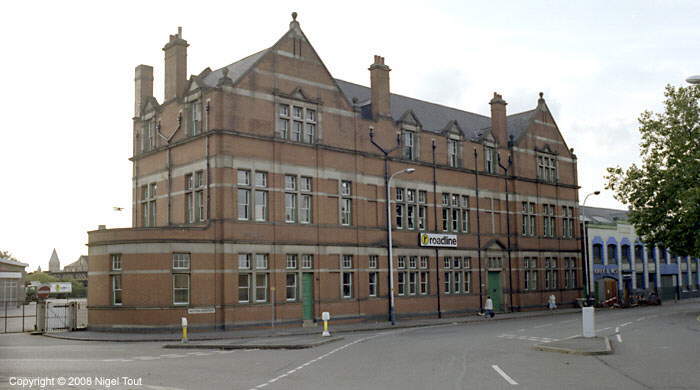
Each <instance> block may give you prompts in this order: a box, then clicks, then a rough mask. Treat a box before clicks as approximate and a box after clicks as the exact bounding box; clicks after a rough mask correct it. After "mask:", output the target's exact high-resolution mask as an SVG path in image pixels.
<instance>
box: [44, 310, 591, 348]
mask: <svg viewBox="0 0 700 390" xmlns="http://www.w3.org/2000/svg"><path fill="white" fill-rule="evenodd" d="M580 311H581V309H576V308H571V309H568V308H567V309H558V310H556V311H553V312H550V311H527V312H514V313H498V314H496V317H495V318H492V319H486V318H485V317H484V316H480V315H477V314H470V315H466V316H456V317H451V316H450V317H444V318H422V319H406V320H403V319H400V320H399V321H397V322H396V324H394V325H392V324H391V323H390V322H388V321H367V322H356V323H349V324H336V323H334V322H333V321H332V320H331V321H330V331H331V334H335V333H348V332H368V331H379V330H387V329H403V328H418V327H425V326H439V325H449V324H470V323H486V322H488V321H503V320H510V319H519V318H534V317H548V316H556V315H560V314H571V313H576V312H580ZM321 331H322V328H321V326H320V324H318V325H316V326H312V327H308V328H304V327H288V328H257V329H240V330H227V331H205V332H199V331H192V330H190V333H189V339H190V341H206V340H227V339H249V338H256V339H260V338H268V337H286V336H300V335H307V336H308V335H312V336H320V334H321ZM44 336H46V337H53V338H59V339H67V340H76V341H112V342H146V341H158V342H169V341H170V342H177V341H180V337H181V335H180V333H179V332H177V333H176V332H158V333H135V332H104V331H99V332H98V331H91V330H85V331H78V332H57V333H46V334H44Z"/></svg>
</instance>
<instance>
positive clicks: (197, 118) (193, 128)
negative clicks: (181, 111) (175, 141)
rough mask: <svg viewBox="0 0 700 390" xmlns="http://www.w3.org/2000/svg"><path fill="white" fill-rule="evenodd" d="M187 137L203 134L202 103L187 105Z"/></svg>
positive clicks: (196, 101)
mask: <svg viewBox="0 0 700 390" xmlns="http://www.w3.org/2000/svg"><path fill="white" fill-rule="evenodd" d="M186 111H187V135H189V136H190V137H192V136H195V135H198V134H200V133H201V132H202V102H201V101H199V100H195V101H193V102H192V103H189V104H188V105H187V109H186Z"/></svg>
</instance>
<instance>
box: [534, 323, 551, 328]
mask: <svg viewBox="0 0 700 390" xmlns="http://www.w3.org/2000/svg"><path fill="white" fill-rule="evenodd" d="M552 325H554V324H544V325H537V326H534V327H533V328H534V329H538V328H544V327H547V326H552Z"/></svg>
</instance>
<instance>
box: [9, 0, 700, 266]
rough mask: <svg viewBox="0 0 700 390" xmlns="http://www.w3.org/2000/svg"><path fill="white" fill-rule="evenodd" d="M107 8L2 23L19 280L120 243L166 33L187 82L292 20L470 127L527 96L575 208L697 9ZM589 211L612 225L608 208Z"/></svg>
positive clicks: (12, 235) (314, 39) (70, 6)
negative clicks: (146, 87)
mask: <svg viewBox="0 0 700 390" xmlns="http://www.w3.org/2000/svg"><path fill="white" fill-rule="evenodd" d="M487 3H488V5H487ZM110 4H111V5H108V3H107V2H97V1H90V2H76V1H59V2H57V1H46V2H44V1H33V2H21V1H14V2H6V3H4V5H3V12H2V15H0V36H2V38H3V42H2V44H3V56H2V61H0V71H1V74H2V75H3V77H4V85H5V87H4V88H5V89H4V90H5V92H4V93H3V94H2V95H1V96H0V102H1V103H2V104H1V105H0V106H1V107H2V112H3V113H4V115H3V122H2V126H0V140H1V145H2V152H1V153H0V164H1V165H0V166H1V167H2V173H3V175H2V176H3V178H4V184H5V185H4V186H3V189H2V192H1V194H2V195H0V196H1V197H2V202H0V208H1V210H2V224H1V225H0V249H4V250H9V251H11V252H12V253H13V254H14V255H15V256H16V257H17V258H19V259H20V260H21V261H23V262H25V263H29V264H30V266H29V267H28V270H34V269H36V267H37V266H39V265H40V266H41V267H42V269H47V268H48V261H49V257H50V255H51V251H52V249H53V248H56V249H57V251H58V255H59V257H60V259H61V265H62V266H63V265H66V264H68V263H70V262H73V261H75V260H76V259H77V258H78V256H80V255H81V254H87V247H86V246H85V245H86V243H87V233H86V232H87V231H88V230H94V229H96V228H97V225H99V224H106V225H107V226H108V227H128V226H130V224H131V201H132V199H131V173H132V171H131V163H130V162H129V160H128V158H129V157H130V156H131V142H132V140H131V128H132V125H131V117H132V116H133V107H134V102H133V99H134V90H133V88H134V83H133V79H134V73H133V72H134V67H135V66H136V65H138V64H148V65H153V66H154V67H155V87H154V88H155V95H156V98H157V99H158V100H159V101H162V96H163V83H162V80H163V52H162V50H161V48H162V47H163V45H164V44H165V43H166V42H167V39H168V35H169V34H174V33H176V32H177V27H178V26H182V27H183V36H184V38H185V39H187V41H188V42H189V44H190V47H189V51H188V60H189V63H188V73H190V74H197V73H199V72H200V71H201V70H202V69H204V68H206V67H207V66H208V67H211V68H212V69H217V68H220V67H222V66H225V65H227V64H229V63H231V62H234V61H237V60H238V59H240V58H243V57H245V56H247V55H249V54H252V53H254V52H257V51H259V50H261V49H264V48H267V47H269V46H271V45H272V44H274V43H275V41H276V40H277V39H278V38H279V37H281V36H282V35H283V34H284V33H285V32H286V31H287V29H288V23H289V21H290V20H291V16H290V14H291V12H292V11H297V12H298V13H299V17H298V21H299V22H300V23H301V28H302V29H303V30H304V32H305V33H306V35H307V37H308V38H309V40H310V41H311V44H312V45H314V47H315V48H316V51H317V52H318V53H319V55H320V56H321V58H322V59H323V61H324V62H325V64H326V66H327V67H328V69H329V70H330V72H331V74H332V75H333V76H334V77H336V78H339V79H343V80H347V81H351V82H356V83H360V84H364V85H369V72H368V70H367V68H368V66H369V65H370V63H371V62H372V56H373V55H374V54H379V55H382V56H384V57H385V58H386V63H387V64H388V65H389V66H390V67H391V68H392V72H391V89H392V91H393V92H395V93H400V94H403V95H408V96H411V97H415V98H419V99H423V100H428V101H433V102H437V103H441V104H444V105H448V106H452V107H457V108H460V109H464V110H467V111H471V112H477V113H480V114H484V115H488V114H489V105H488V102H489V99H490V97H491V96H492V95H493V92H494V91H498V92H499V93H501V94H502V95H503V97H504V99H505V100H506V101H507V102H508V103H509V104H508V113H509V114H512V113H517V112H521V111H525V110H529V109H532V108H534V106H535V105H536V102H537V94H538V92H540V91H542V92H544V96H545V99H546V100H547V104H548V105H549V107H550V109H551V110H552V111H553V114H554V117H555V119H556V121H557V124H558V126H559V129H560V130H561V132H562V134H563V136H564V138H565V140H566V142H567V143H568V145H569V147H572V148H574V149H575V153H576V154H577V155H578V158H579V160H578V171H579V182H580V184H581V186H582V189H581V193H580V198H581V199H583V197H584V196H585V194H587V193H589V192H591V191H593V190H596V189H600V190H602V189H603V175H604V174H605V167H608V166H614V165H618V164H619V165H622V166H628V165H629V164H631V163H633V162H635V161H638V159H639V152H638V142H639V136H638V132H637V127H638V125H637V118H638V117H639V114H640V113H641V112H642V111H644V110H647V109H648V110H653V111H660V110H661V109H662V106H661V102H662V100H663V88H664V86H665V85H666V84H673V85H684V84H685V83H684V80H685V78H687V77H688V76H690V75H693V74H700V28H698V23H699V21H700V3H698V2H697V1H641V0H635V1H614V2H613V1H579V2H572V1H534V0H528V1H512V2H511V1H498V2H485V1H473V2H472V1H469V2H468V1H454V2H449V1H447V2H446V1H431V2H407V1H402V2H396V3H390V2H389V1H376V0H375V1H367V2H365V1H352V2H333V1H322V2H303V1H299V2H289V1H286V2H273V1H264V2H240V1H223V2H206V3H197V2H192V1H172V0H171V1H138V2H130V1H120V2H111V3H110ZM204 4H206V5H204ZM339 4H342V7H340V6H338V5H339ZM588 205H591V206H600V207H610V208H623V207H624V206H623V205H621V204H619V203H618V202H617V201H615V200H614V199H613V197H612V194H611V193H610V192H609V191H604V192H603V193H602V194H601V195H600V196H598V197H591V198H590V199H589V201H588ZM113 206H120V207H124V208H125V210H124V211H122V212H116V211H114V210H113V209H112V207H113Z"/></svg>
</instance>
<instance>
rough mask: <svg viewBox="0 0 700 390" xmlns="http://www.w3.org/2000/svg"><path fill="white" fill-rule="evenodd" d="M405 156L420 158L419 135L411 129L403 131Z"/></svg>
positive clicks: (409, 158) (413, 158) (406, 157)
mask: <svg viewBox="0 0 700 390" xmlns="http://www.w3.org/2000/svg"><path fill="white" fill-rule="evenodd" d="M401 138H403V158H405V159H407V160H416V159H417V158H418V136H417V135H416V133H415V132H413V131H410V130H404V131H403V135H402V137H401Z"/></svg>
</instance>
